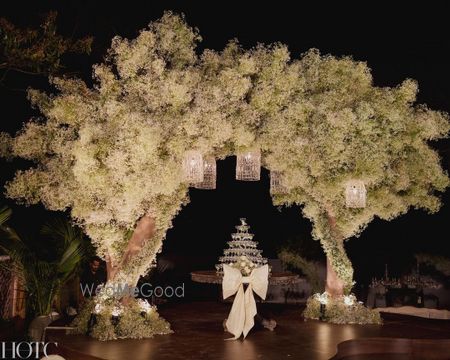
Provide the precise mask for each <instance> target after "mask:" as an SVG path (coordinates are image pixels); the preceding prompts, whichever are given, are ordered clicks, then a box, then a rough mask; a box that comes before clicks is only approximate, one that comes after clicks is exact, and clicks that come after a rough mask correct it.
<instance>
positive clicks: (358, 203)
mask: <svg viewBox="0 0 450 360" xmlns="http://www.w3.org/2000/svg"><path fill="white" fill-rule="evenodd" d="M345 204H346V206H347V207H348V208H365V207H366V187H365V185H364V181H362V180H350V181H349V182H348V183H347V184H346V188H345Z"/></svg>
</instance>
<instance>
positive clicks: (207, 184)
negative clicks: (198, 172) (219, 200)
mask: <svg viewBox="0 0 450 360" xmlns="http://www.w3.org/2000/svg"><path fill="white" fill-rule="evenodd" d="M216 178H217V166H216V159H215V158H214V157H212V156H205V157H204V159H203V181H202V182H199V183H196V184H193V186H194V187H195V188H196V189H206V190H213V189H215V188H216Z"/></svg>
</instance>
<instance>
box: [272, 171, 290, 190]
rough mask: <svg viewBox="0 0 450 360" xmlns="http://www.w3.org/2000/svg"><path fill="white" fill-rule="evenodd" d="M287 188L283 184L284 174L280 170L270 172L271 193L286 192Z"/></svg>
mask: <svg viewBox="0 0 450 360" xmlns="http://www.w3.org/2000/svg"><path fill="white" fill-rule="evenodd" d="M287 192H288V191H287V188H286V186H284V184H283V175H282V173H281V172H280V171H271V172H270V193H271V194H286V193H287Z"/></svg>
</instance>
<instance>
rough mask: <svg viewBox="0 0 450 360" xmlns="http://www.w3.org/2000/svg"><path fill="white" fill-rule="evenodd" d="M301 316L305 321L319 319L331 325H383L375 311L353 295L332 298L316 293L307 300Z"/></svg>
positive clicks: (326, 294)
mask: <svg viewBox="0 0 450 360" xmlns="http://www.w3.org/2000/svg"><path fill="white" fill-rule="evenodd" d="M321 307H322V309H321ZM303 316H304V318H305V319H314V320H319V319H321V320H324V321H327V322H330V323H333V324H382V323H383V321H382V319H381V316H380V313H379V312H378V311H377V310H373V309H369V308H367V307H365V306H364V304H363V303H362V302H361V301H358V300H357V298H356V296H355V295H353V294H350V295H342V296H338V297H333V296H330V294H328V293H327V292H324V293H322V294H319V293H316V294H314V295H313V296H311V297H310V298H309V299H308V301H307V303H306V309H305V310H304V312H303Z"/></svg>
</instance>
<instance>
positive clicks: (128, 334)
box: [72, 297, 172, 341]
mask: <svg viewBox="0 0 450 360" xmlns="http://www.w3.org/2000/svg"><path fill="white" fill-rule="evenodd" d="M103 300H104V299H100V298H98V297H93V298H92V299H89V300H87V301H86V303H85V305H84V306H83V308H82V310H81V311H80V314H79V315H78V316H77V317H76V318H75V320H74V321H73V322H72V326H73V327H74V328H75V329H74V331H73V332H74V333H76V334H83V335H85V334H89V335H90V336H92V337H93V338H95V339H97V340H100V341H108V340H116V339H142V338H151V337H153V336H154V335H163V334H170V333H172V330H171V329H170V324H169V323H168V322H167V321H166V320H165V319H163V318H162V317H160V316H159V314H158V311H157V308H156V306H154V305H151V304H149V303H148V302H147V300H144V299H136V298H132V297H131V298H129V299H128V300H127V303H126V305H124V304H122V303H121V302H120V301H119V300H117V299H112V298H110V299H108V301H106V302H104V301H103Z"/></svg>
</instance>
